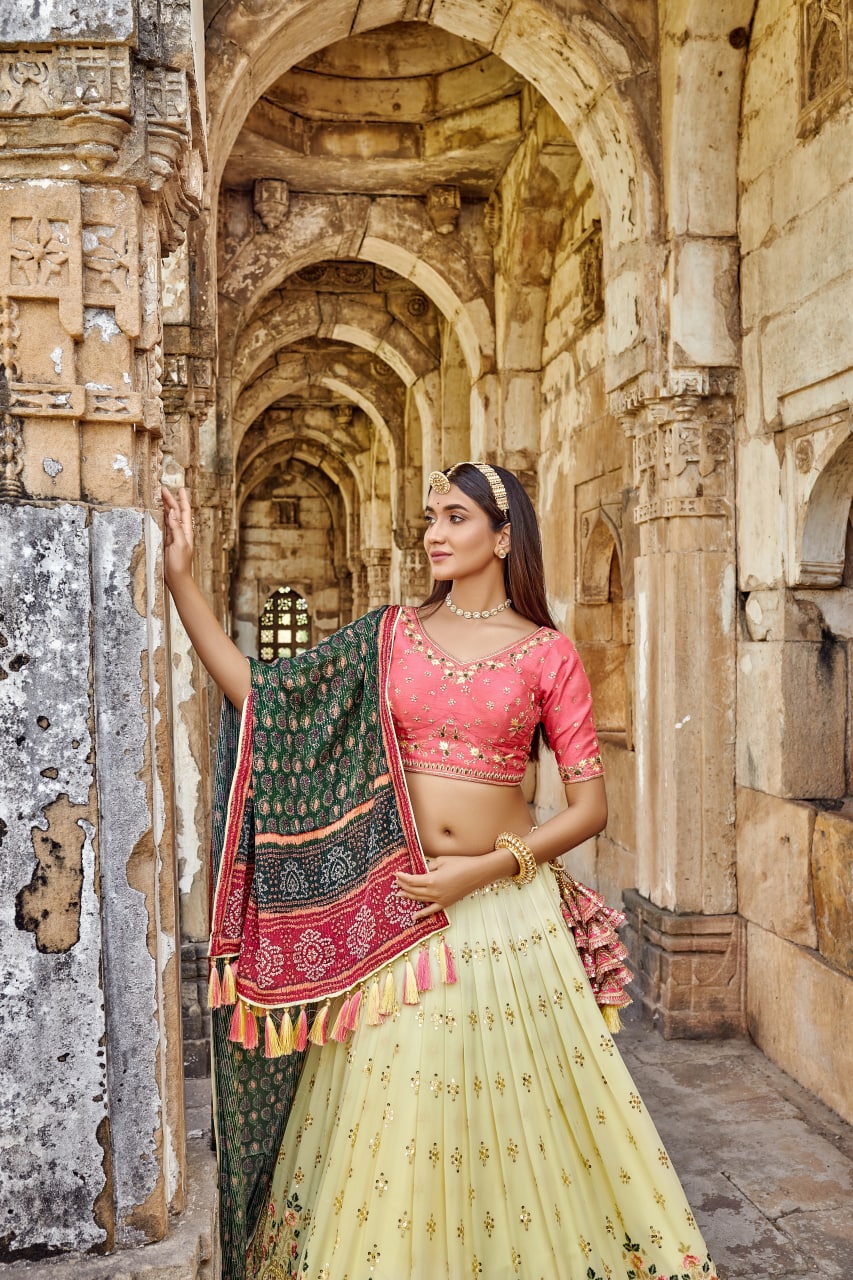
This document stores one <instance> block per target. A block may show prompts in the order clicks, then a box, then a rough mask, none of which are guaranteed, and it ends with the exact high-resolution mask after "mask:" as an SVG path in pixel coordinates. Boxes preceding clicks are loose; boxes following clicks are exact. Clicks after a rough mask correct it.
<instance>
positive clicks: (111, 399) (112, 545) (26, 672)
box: [0, 0, 202, 1269]
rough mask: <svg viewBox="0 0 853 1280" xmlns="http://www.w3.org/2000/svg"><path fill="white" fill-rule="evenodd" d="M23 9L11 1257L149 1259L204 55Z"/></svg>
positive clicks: (0, 233) (10, 240)
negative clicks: (175, 576) (141, 1250)
mask: <svg viewBox="0 0 853 1280" xmlns="http://www.w3.org/2000/svg"><path fill="white" fill-rule="evenodd" d="M13 8H15V17H14V19H13V20H10V22H9V23H7V24H6V27H5V30H6V32H7V34H8V32H9V31H10V30H15V31H18V32H20V33H21V39H22V43H21V46H20V47H19V48H8V47H7V48H6V49H4V50H2V51H0V133H2V135H3V147H2V149H0V525H2V528H0V583H2V584H3V590H2V594H3V597H4V598H3V601H2V605H3V610H2V611H3V616H4V625H3V628H2V630H3V637H2V644H3V645H4V646H5V645H7V643H8V645H9V646H11V650H10V653H9V654H8V655H7V660H6V661H4V660H3V658H2V657H0V662H2V663H3V668H4V670H3V675H4V676H6V674H7V673H6V666H7V665H9V675H8V678H6V679H3V680H2V682H0V724H2V726H3V732H4V733H5V734H7V735H8V734H10V733H11V735H12V738H14V739H16V740H17V741H18V744H19V747H20V748H21V749H20V751H19V752H18V753H16V755H15V763H14V768H11V766H10V768H11V771H10V770H6V776H5V777H4V778H3V779H2V780H0V816H2V820H3V827H2V830H3V854H4V860H3V863H2V867H0V901H2V902H3V903H5V904H6V905H5V907H3V908H2V909H0V917H2V918H0V930H2V933H3V936H4V939H5V941H4V947H3V956H2V958H0V982H2V986H3V990H4V992H5V993H6V994H5V998H4V1002H3V1011H2V1014H0V1024H2V1026H0V1040H2V1042H3V1043H5V1044H6V1045H8V1046H12V1045H15V1044H20V1043H21V1042H22V1041H23V1039H24V1038H26V1041H27V1044H28V1049H27V1053H26V1054H25V1055H24V1057H23V1059H22V1058H20V1055H18V1054H15V1055H13V1057H12V1058H10V1057H9V1056H8V1054H7V1055H2V1054H0V1093H2V1094H3V1095H4V1096H6V1097H8V1098H12V1099H14V1101H13V1102H12V1103H11V1104H10V1106H9V1107H7V1108H6V1110H5V1114H4V1115H3V1117H2V1119H0V1129H2V1133H0V1146H2V1148H3V1150H4V1161H3V1162H2V1164H3V1167H2V1169H0V1201H2V1202H3V1204H4V1205H7V1204H8V1205H10V1206H14V1212H12V1211H11V1210H10V1216H9V1217H8V1220H7V1221H6V1225H5V1227H4V1240H3V1242H2V1244H0V1260H2V1261H9V1260H14V1259H15V1258H16V1257H19V1256H23V1257H27V1256H31V1257H40V1256H43V1255H44V1254H46V1253H52V1252H54V1251H61V1250H69V1249H73V1250H87V1249H92V1248H97V1249H100V1250H110V1249H112V1248H114V1247H127V1246H131V1245H135V1244H140V1243H144V1242H145V1241H150V1240H155V1239H159V1238H160V1237H162V1236H163V1235H164V1234H165V1233H166V1231H167V1230H168V1226H169V1215H170V1213H171V1212H174V1211H180V1210H181V1209H182V1207H183V1204H184V1196H185V1169H186V1149H185V1127H184V1115H183V1072H182V1066H181V1019H180V990H179V988H180V972H179V963H178V959H179V950H180V943H179V922H178V919H177V902H178V892H177V885H176V879H177V865H176V859H175V842H174V809H173V800H172V789H171V776H172V760H171V746H170V743H169V741H168V730H167V726H168V723H169V684H170V679H171V671H170V665H169V663H168V661H167V648H166V643H165V629H164V625H163V620H164V613H165V606H164V598H163V597H164V593H163V586H162V572H161V548H162V540H161V533H160V526H159V522H158V521H157V519H156V518H155V517H154V515H153V514H152V508H153V507H154V495H155V492H156V486H157V483H158V481H159V472H160V451H159V442H160V437H161V434H162V431H163V425H164V417H163V407H162V400H161V391H162V385H161V378H162V369H163V365H162V361H163V355H162V339H161V332H162V331H161V297H160V279H159V262H160V256H161V253H162V252H165V251H168V250H171V249H173V248H174V247H175V246H176V245H177V244H178V243H179V241H180V239H181V237H182V235H183V231H184V228H185V227H186V224H187V221H188V219H189V218H190V217H191V216H192V214H193V213H194V212H195V211H196V210H197V209H198V208H199V205H200V197H201V176H202V174H201V160H200V157H199V155H198V154H197V152H194V151H193V150H192V127H191V118H192V112H191V93H192V77H191V74H190V73H188V71H187V70H186V69H185V68H186V67H187V66H189V65H191V63H192V54H191V52H190V50H189V48H188V47H183V48H182V49H177V48H175V49H172V50H170V49H169V48H167V44H168V43H169V41H172V42H173V43H174V42H175V41H178V42H179V40H180V38H181V36H180V24H179V23H176V24H174V25H173V26H172V27H170V28H169V29H168V31H167V30H165V27H161V24H159V23H155V24H153V25H152V24H150V23H148V22H147V21H138V18H139V15H137V14H136V12H135V8H136V6H135V5H133V4H131V5H115V6H112V8H111V6H110V4H109V3H107V4H103V3H97V2H96V0H78V3H77V4H76V5H75V6H74V10H73V11H74V21H73V24H71V25H73V30H74V32H75V35H74V37H73V38H72V39H70V40H68V41H64V42H63V43H55V42H54V41H53V39H52V37H53V34H54V32H55V31H56V30H58V29H60V27H57V26H56V25H51V24H52V23H53V24H55V22H56V13H55V12H50V13H49V12H48V11H47V10H45V9H44V7H43V6H13ZM60 25H63V24H60ZM187 39H188V37H187ZM152 41H153V42H154V43H152ZM172 54H174V56H175V59H176V61H175V65H170V60H171V58H172ZM48 833H49V834H48ZM67 869H70V870H68V873H66V872H67ZM69 875H70V877H71V878H70V879H69V878H68V877H69ZM4 912H5V914H4ZM34 1027H38V1028H40V1030H39V1033H38V1034H36V1035H33V1034H32V1030H33V1028H34ZM9 1071H11V1072H12V1079H13V1080H14V1085H10V1084H9V1082H8V1080H7V1079H4V1077H5V1076H6V1073H7V1072H9ZM34 1132H39V1133H40V1134H42V1140H41V1141H40V1142H39V1143H38V1144H36V1145H33V1143H32V1142H31V1140H30V1137H29V1135H32V1133H34ZM24 1189H25V1190H26V1194H24V1193H23V1192H24ZM120 1269H121V1268H120ZM129 1269H132V1268H129Z"/></svg>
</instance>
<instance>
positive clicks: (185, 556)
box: [160, 485, 193, 584]
mask: <svg viewBox="0 0 853 1280" xmlns="http://www.w3.org/2000/svg"><path fill="white" fill-rule="evenodd" d="M160 493H161V494H162V497H163V515H164V520H163V534H164V545H163V571H164V573H165V575H166V581H167V582H168V583H169V584H171V583H172V582H175V581H177V579H178V578H180V577H181V576H182V575H183V574H189V575H190V576H191V575H192V569H193V516H192V508H191V506H190V495H189V493H188V492H187V490H186V489H179V490H178V496H177V497H175V495H174V494H173V493H172V491H171V489H167V488H166V486H165V485H161V486H160Z"/></svg>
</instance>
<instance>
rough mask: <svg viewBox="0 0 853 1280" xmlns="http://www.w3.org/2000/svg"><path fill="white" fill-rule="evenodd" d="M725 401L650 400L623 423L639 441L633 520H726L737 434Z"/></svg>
mask: <svg viewBox="0 0 853 1280" xmlns="http://www.w3.org/2000/svg"><path fill="white" fill-rule="evenodd" d="M731 416H732V414H731V403H730V401H729V399H728V398H726V397H715V396H712V397H703V396H698V395H678V396H672V397H655V398H649V399H648V400H646V401H645V402H644V403H643V406H642V408H641V409H640V411H639V412H636V413H632V414H627V415H626V417H625V420H623V426H624V427H625V429H626V431H627V434H628V435H629V436H631V437H632V438H633V442H634V485H635V488H636V490H637V499H638V501H637V506H636V508H635V511H634V520H635V521H636V523H637V524H645V523H646V522H647V521H649V520H658V519H671V518H674V517H678V516H724V515H727V514H728V512H729V510H730V505H731V499H732V494H731V492H730V489H731V483H732V454H733V434H732V431H733V429H732V423H731Z"/></svg>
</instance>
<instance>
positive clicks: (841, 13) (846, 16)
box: [800, 0, 851, 132]
mask: <svg viewBox="0 0 853 1280" xmlns="http://www.w3.org/2000/svg"><path fill="white" fill-rule="evenodd" d="M849 30H850V13H849V0H800V114H801V119H800V126H801V132H810V131H811V130H812V129H814V128H819V127H820V124H821V123H822V121H823V120H824V119H825V118H826V116H827V115H828V114H829V113H830V112H832V111H834V110H835V109H837V108H838V107H839V106H840V105H841V104H842V103H843V102H845V101H846V100H847V99H848V98H849V97H850V90H851V84H850V59H849Z"/></svg>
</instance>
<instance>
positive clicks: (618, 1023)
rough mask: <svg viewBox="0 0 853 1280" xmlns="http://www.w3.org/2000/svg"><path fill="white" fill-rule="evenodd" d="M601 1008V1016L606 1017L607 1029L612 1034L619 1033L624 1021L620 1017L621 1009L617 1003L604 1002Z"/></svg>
mask: <svg viewBox="0 0 853 1280" xmlns="http://www.w3.org/2000/svg"><path fill="white" fill-rule="evenodd" d="M599 1008H600V1009H601V1016H602V1018H603V1019H604V1025H605V1026H606V1027H607V1030H608V1031H609V1032H610V1034H611V1035H612V1036H615V1035H618V1033H619V1032H620V1031H621V1030H622V1028H623V1026H624V1023H623V1022H622V1019H621V1018H620V1017H619V1010H618V1009H617V1008H616V1005H615V1004H602V1005H600V1006H599Z"/></svg>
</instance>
